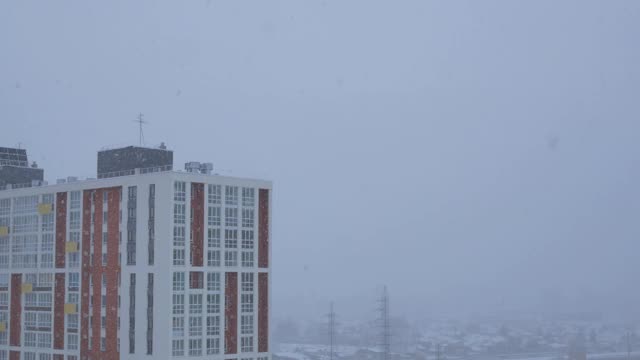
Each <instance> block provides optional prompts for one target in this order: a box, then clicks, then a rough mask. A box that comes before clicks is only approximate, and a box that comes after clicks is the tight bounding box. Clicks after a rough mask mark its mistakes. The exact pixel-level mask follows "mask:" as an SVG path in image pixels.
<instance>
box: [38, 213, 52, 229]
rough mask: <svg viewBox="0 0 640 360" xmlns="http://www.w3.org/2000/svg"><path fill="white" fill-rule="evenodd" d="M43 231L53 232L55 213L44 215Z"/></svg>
mask: <svg viewBox="0 0 640 360" xmlns="http://www.w3.org/2000/svg"><path fill="white" fill-rule="evenodd" d="M41 228H42V231H53V213H49V214H46V215H42V227H41Z"/></svg>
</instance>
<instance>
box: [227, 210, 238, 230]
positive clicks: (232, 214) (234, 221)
mask: <svg viewBox="0 0 640 360" xmlns="http://www.w3.org/2000/svg"><path fill="white" fill-rule="evenodd" d="M224 224H225V226H238V208H225V209H224Z"/></svg>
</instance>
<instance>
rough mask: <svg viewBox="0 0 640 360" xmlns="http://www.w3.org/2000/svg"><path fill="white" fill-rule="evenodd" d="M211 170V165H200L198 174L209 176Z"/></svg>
mask: <svg viewBox="0 0 640 360" xmlns="http://www.w3.org/2000/svg"><path fill="white" fill-rule="evenodd" d="M212 170H213V164H212V163H202V164H200V173H201V174H205V175H211V171H212Z"/></svg>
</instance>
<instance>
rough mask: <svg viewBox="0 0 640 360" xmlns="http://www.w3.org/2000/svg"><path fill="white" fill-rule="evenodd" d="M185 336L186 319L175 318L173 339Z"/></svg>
mask: <svg viewBox="0 0 640 360" xmlns="http://www.w3.org/2000/svg"><path fill="white" fill-rule="evenodd" d="M183 336H184V318H183V317H182V316H174V317H173V337H183Z"/></svg>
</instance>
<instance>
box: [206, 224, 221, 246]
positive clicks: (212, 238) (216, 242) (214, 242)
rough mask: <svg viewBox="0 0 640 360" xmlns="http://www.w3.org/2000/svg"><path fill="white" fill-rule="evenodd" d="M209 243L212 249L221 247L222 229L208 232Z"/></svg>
mask: <svg viewBox="0 0 640 360" xmlns="http://www.w3.org/2000/svg"><path fill="white" fill-rule="evenodd" d="M207 234H208V236H207V242H208V245H209V247H210V248H219V247H220V229H209V230H208V231H207Z"/></svg>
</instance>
